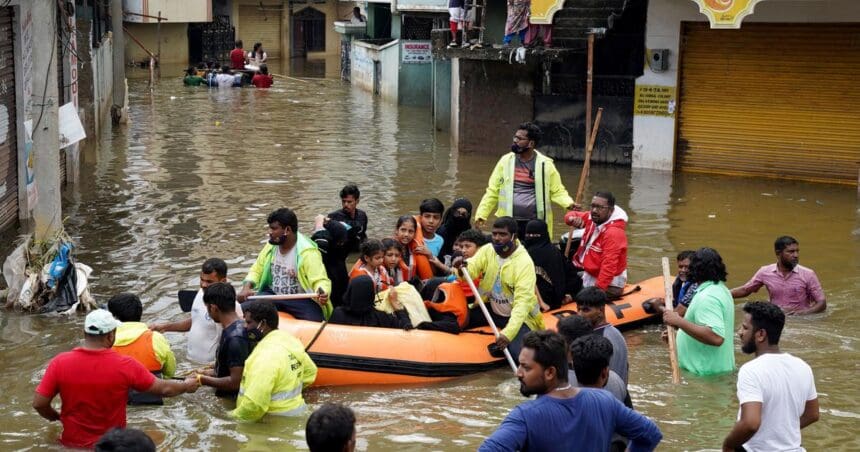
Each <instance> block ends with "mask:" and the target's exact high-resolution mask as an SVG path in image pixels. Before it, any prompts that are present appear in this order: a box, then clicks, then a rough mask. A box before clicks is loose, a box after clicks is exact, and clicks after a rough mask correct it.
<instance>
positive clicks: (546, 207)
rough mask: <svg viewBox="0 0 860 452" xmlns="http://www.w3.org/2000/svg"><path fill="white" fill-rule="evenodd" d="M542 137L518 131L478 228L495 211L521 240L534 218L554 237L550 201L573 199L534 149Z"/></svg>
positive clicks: (527, 128) (493, 179)
mask: <svg viewBox="0 0 860 452" xmlns="http://www.w3.org/2000/svg"><path fill="white" fill-rule="evenodd" d="M526 10H528V8H526ZM540 137H541V130H540V127H538V126H536V125H535V124H532V123H530V122H527V123H524V124H520V126H519V127H518V128H517V132H516V133H515V134H514V142H513V144H512V145H511V152H510V153H508V154H505V155H503V156H502V158H500V159H499V161H498V163H496V167H495V168H494V169H493V173H492V174H491V175H490V181H489V182H488V184H487V191H486V192H485V193H484V196H483V197H482V198H481V202H480V203H479V204H478V209H477V210H476V211H475V227H476V228H478V229H480V228H481V227H483V225H484V223H485V222H486V221H487V218H489V216H490V213H492V211H493V209H496V217H503V216H511V217H514V218H515V219H516V220H517V225H518V230H517V232H518V233H519V234H518V237H525V234H526V223H528V222H529V220H535V219H538V220H543V221H545V222H546V224H547V225H548V226H549V236H550V237H552V236H553V235H552V225H553V220H552V204H551V202H553V203H556V204H558V205H559V206H561V207H564V208H566V209H568V210H570V209H573V207H574V205H573V198H571V197H570V195H569V194H568V193H567V189H566V188H564V185H563V184H562V183H561V175H559V173H558V170H557V169H556V168H555V165H554V164H553V163H552V159H551V158H549V157H547V156H545V155H543V154H541V153H540V152H538V150H537V149H535V146H537V144H538V142H540Z"/></svg>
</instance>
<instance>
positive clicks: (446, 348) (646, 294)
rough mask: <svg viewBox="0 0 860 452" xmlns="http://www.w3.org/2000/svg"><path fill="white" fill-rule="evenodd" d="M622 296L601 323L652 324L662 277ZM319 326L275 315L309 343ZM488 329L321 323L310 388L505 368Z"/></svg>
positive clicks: (562, 311)
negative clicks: (651, 306) (652, 302)
mask: <svg viewBox="0 0 860 452" xmlns="http://www.w3.org/2000/svg"><path fill="white" fill-rule="evenodd" d="M624 293H625V296H623V297H622V298H621V299H619V300H616V301H614V302H612V303H610V304H609V305H607V307H606V320H607V321H608V322H610V323H612V324H613V325H615V326H616V327H618V328H620V329H629V328H632V327H635V326H638V325H641V324H642V323H646V322H650V321H654V320H656V319H655V318H654V315H652V314H648V313H646V312H645V310H644V309H643V308H642V303H643V302H644V301H645V300H648V299H649V298H654V297H662V296H663V295H664V293H663V278H662V277H654V278H651V279H648V280H645V281H642V282H640V283H639V284H635V285H628V286H627V287H626V288H625V291H624ZM575 314H576V303H571V304H567V305H564V306H562V307H561V308H559V309H555V310H552V311H549V312H545V313H544V314H543V316H544V322H545V323H546V327H547V328H549V329H555V326H556V324H557V323H558V321H559V319H562V318H564V317H566V316H569V315H575ZM320 326H321V324H320V323H317V322H309V321H304V320H295V319H293V318H292V317H290V316H288V315H286V314H283V313H282V314H281V322H280V328H281V329H283V330H286V331H289V332H290V333H292V334H293V335H294V336H296V337H298V338H299V339H300V340H301V341H302V343H304V344H308V343H310V342H311V341H312V340H313V338H314V336H316V335H317V333H318V332H319V331H320ZM492 342H493V334H492V332H491V331H490V328H489V327H482V328H477V329H474V330H467V331H463V332H461V333H460V334H458V335H455V334H448V333H444V332H439V331H427V330H417V329H416V330H410V331H404V330H400V329H393V328H368V327H357V326H348V325H334V324H332V325H326V326H325V328H324V329H323V330H322V332H321V333H320V334H319V335H318V336H317V337H316V340H315V341H313V343H312V344H311V347H310V349H309V350H308V353H309V354H310V356H311V359H313V361H314V362H315V363H316V365H317V367H318V368H319V373H318V374H317V379H316V381H315V382H314V386H345V385H380V384H408V383H431V382H440V381H445V380H450V379H453V378H456V377H461V376H465V375H471V374H475V373H479V372H484V371H487V370H490V369H494V368H496V367H501V366H505V365H506V363H505V361H504V359H503V358H496V357H493V356H492V355H490V353H489V351H488V350H487V346H488V345H489V344H490V343H492Z"/></svg>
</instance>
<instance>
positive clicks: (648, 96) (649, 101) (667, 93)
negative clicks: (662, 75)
mask: <svg viewBox="0 0 860 452" xmlns="http://www.w3.org/2000/svg"><path fill="white" fill-rule="evenodd" d="M633 114H634V115H648V116H668V117H674V116H675V87H674V86H660V85H636V95H635V97H634V98H633Z"/></svg>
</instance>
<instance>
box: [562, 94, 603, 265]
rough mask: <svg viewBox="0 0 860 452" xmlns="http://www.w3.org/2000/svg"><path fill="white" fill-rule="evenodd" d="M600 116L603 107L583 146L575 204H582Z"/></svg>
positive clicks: (566, 248) (567, 247)
mask: <svg viewBox="0 0 860 452" xmlns="http://www.w3.org/2000/svg"><path fill="white" fill-rule="evenodd" d="M602 117H603V107H601V108H598V109H597V117H596V118H594V127H593V128H592V129H591V136H589V137H588V146H586V148H585V161H584V162H582V172H581V173H580V174H579V187H577V188H576V197H575V198H574V200H573V203H574V204H576V205H577V206H580V205H582V204H581V203H582V196H583V194H584V193H585V185H586V182H587V181H588V174H589V173H590V172H591V153H592V152H594V141H595V140H596V139H597V130H598V129H600V118H602ZM575 229H576V228H574V227H573V226H571V227H570V232H569V233H568V235H567V244H566V245H565V246H564V256H565V258H567V256H568V255H570V244H571V243H572V242H573V231H574V230H575Z"/></svg>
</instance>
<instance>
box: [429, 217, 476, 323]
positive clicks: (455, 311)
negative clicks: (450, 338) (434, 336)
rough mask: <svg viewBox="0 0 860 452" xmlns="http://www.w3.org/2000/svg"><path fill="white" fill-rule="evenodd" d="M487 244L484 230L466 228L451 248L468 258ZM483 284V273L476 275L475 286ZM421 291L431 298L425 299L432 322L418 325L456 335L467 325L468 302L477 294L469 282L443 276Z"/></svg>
mask: <svg viewBox="0 0 860 452" xmlns="http://www.w3.org/2000/svg"><path fill="white" fill-rule="evenodd" d="M487 243H489V239H488V238H487V236H486V235H484V233H483V232H481V231H479V230H477V229H467V230H465V231H463V232H461V233H460V235H459V236H458V237H457V240H456V241H455V242H454V246H453V248H452V249H453V250H454V256H455V257H457V256H463V258H464V259H468V258H470V257H472V256H474V255H475V253H477V252H478V249H479V248H480V247H482V246H484V245H486V244H487ZM480 283H481V278H480V275H475V285H478V284H480ZM422 293H423V294H424V295H425V296H427V298H429V300H425V301H424V306H425V307H426V308H427V312H428V313H429V314H430V318H431V319H433V321H432V322H423V323H420V324H418V325H417V326H416V328H418V329H421V330H434V331H444V332H446V333H453V334H457V333H459V332H460V330H461V329H463V328H466V327H467V326H468V324H469V308H468V306H467V304H468V302H469V301H471V299H473V297H474V295H473V294H472V289H471V288H470V287H469V284H468V283H467V282H466V281H455V282H446V281H445V279H443V278H433V279H431V280H430V281H428V282H427V284H426V285H425V287H424V289H423V290H422Z"/></svg>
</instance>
